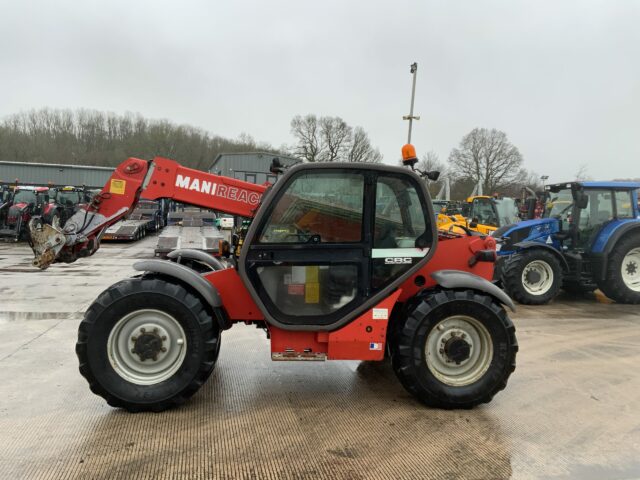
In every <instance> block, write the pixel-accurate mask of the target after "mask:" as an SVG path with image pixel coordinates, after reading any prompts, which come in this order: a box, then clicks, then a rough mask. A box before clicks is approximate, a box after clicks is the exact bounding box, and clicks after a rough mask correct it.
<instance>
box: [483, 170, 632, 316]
mask: <svg viewBox="0 0 640 480" xmlns="http://www.w3.org/2000/svg"><path fill="white" fill-rule="evenodd" d="M638 188H640V183H638V182H569V183H560V184H556V185H547V186H546V194H547V203H546V206H545V211H544V218H541V219H536V220H528V221H523V222H520V223H518V224H514V225H507V226H505V227H502V228H500V229H498V230H497V231H496V232H494V233H493V235H494V237H495V238H496V239H498V241H499V243H498V248H499V268H498V269H497V271H496V272H497V274H498V278H500V280H501V282H502V285H503V287H504V289H505V290H506V291H507V292H508V293H509V294H510V295H511V296H512V297H513V298H515V299H516V300H517V301H519V302H520V303H525V304H532V305H538V304H543V303H547V302H549V301H550V300H552V299H553V298H554V297H555V296H556V295H557V294H558V292H559V291H560V289H561V288H564V289H565V290H567V291H570V292H590V291H593V290H595V289H596V288H600V290H602V292H603V293H604V294H605V295H606V296H607V297H609V298H611V299H613V300H615V301H617V302H620V303H640V210H639V209H638V190H637V189H638Z"/></svg>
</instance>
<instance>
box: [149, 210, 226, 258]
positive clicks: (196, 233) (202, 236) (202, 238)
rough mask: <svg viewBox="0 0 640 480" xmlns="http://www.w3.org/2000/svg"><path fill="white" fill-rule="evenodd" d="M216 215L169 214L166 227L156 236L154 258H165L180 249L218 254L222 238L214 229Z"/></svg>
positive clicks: (196, 212) (193, 211) (197, 213)
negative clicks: (156, 242)
mask: <svg viewBox="0 0 640 480" xmlns="http://www.w3.org/2000/svg"><path fill="white" fill-rule="evenodd" d="M215 219H216V215H215V214H214V213H212V212H201V211H198V210H185V211H183V212H171V213H170V214H169V218H168V225H167V226H166V227H165V228H164V229H163V231H162V233H161V234H160V235H159V236H158V244H157V245H156V249H155V255H156V257H162V258H164V257H166V256H167V254H169V252H171V251H173V250H177V249H180V248H190V249H194V250H201V251H203V252H207V253H210V254H214V253H218V245H219V243H220V240H224V236H223V235H222V233H221V232H220V230H218V228H216V227H215Z"/></svg>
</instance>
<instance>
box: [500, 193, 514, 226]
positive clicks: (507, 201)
mask: <svg viewBox="0 0 640 480" xmlns="http://www.w3.org/2000/svg"><path fill="white" fill-rule="evenodd" d="M494 202H495V205H496V210H497V211H498V224H499V225H500V226H504V225H511V224H513V223H518V222H519V221H520V217H519V216H518V213H519V212H518V205H516V201H515V200H514V199H513V198H509V197H504V198H497V199H495V200H494Z"/></svg>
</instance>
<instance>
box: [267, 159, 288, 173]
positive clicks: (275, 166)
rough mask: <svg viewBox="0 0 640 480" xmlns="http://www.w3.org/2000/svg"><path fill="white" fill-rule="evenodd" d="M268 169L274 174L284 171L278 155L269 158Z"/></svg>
mask: <svg viewBox="0 0 640 480" xmlns="http://www.w3.org/2000/svg"><path fill="white" fill-rule="evenodd" d="M269 171H270V172H271V173H273V174H274V175H277V174H279V173H282V172H283V171H284V167H283V166H282V163H280V159H279V158H278V157H275V158H274V159H273V160H271V166H270V167H269Z"/></svg>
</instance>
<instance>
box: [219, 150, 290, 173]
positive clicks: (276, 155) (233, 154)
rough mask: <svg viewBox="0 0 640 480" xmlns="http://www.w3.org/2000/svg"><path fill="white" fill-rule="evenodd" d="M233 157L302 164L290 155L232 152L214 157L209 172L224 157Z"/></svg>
mask: <svg viewBox="0 0 640 480" xmlns="http://www.w3.org/2000/svg"><path fill="white" fill-rule="evenodd" d="M233 156H238V157H251V156H253V157H258V158H262V157H266V158H268V159H269V160H271V159H272V158H279V159H280V160H285V161H290V162H291V163H300V162H302V160H301V159H300V158H296V157H292V156H290V155H282V154H279V153H273V152H233V153H219V154H218V155H216V158H215V159H214V160H213V163H212V164H211V166H210V167H209V170H213V167H215V165H216V164H217V163H218V162H219V161H220V160H221V159H222V158H224V157H233Z"/></svg>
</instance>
